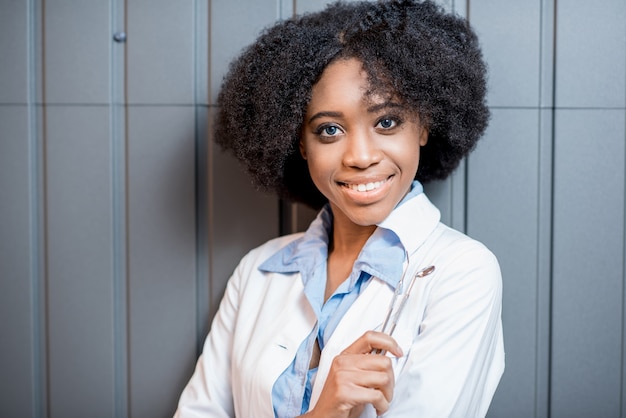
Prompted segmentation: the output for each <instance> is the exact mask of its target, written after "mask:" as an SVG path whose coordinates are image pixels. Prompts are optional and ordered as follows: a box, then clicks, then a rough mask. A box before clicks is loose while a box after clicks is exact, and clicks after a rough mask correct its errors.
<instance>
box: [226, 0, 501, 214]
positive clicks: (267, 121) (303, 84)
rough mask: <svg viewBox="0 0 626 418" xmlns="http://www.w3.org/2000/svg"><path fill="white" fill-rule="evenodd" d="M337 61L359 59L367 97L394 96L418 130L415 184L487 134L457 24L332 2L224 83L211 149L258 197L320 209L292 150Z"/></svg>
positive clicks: (430, 11)
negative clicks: (240, 171) (421, 141)
mask: <svg viewBox="0 0 626 418" xmlns="http://www.w3.org/2000/svg"><path fill="white" fill-rule="evenodd" d="M341 58H356V59H358V60H359V61H361V63H362V65H363V68H364V70H365V72H366V74H367V76H368V84H369V89H370V91H369V93H376V94H382V95H386V96H392V97H396V98H399V100H401V101H402V102H403V103H404V104H405V105H406V106H407V107H408V108H409V109H412V110H414V111H415V112H416V114H417V115H418V116H419V118H420V121H421V122H422V123H423V124H424V125H425V126H426V128H427V130H428V133H429V135H428V143H427V144H426V145H425V146H424V147H422V150H421V156H420V164H419V168H418V171H417V173H416V176H415V178H416V179H417V180H420V181H421V182H428V181H430V180H434V179H443V178H445V177H447V176H448V175H449V174H450V173H451V172H452V171H454V169H455V168H456V167H457V166H458V165H459V162H460V161H461V159H462V158H463V157H464V156H465V155H467V154H468V153H469V152H470V151H471V150H472V149H473V148H474V146H475V144H476V141H478V139H479V138H480V137H481V136H482V134H483V132H484V131H485V129H486V127H487V124H488V121H489V109H488V108H487V105H486V99H485V95H486V65H485V63H484V61H483V58H482V53H481V50H480V46H479V43H478V39H477V37H476V35H475V33H474V31H473V30H472V29H471V28H470V26H469V24H468V23H467V21H466V20H465V19H463V18H460V17H458V16H455V15H453V14H449V13H446V12H445V11H444V10H443V9H442V8H441V7H440V6H438V5H436V4H435V3H433V2H431V1H415V0H388V1H378V2H368V1H358V2H350V3H343V2H336V3H333V4H331V5H329V6H327V7H326V9H324V10H323V11H320V12H317V13H311V14H305V15H302V16H299V17H295V18H292V19H289V20H284V21H281V22H278V23H277V24H275V25H274V26H272V27H270V28H268V29H266V30H265V31H264V32H263V33H262V34H261V35H260V37H259V38H258V39H257V40H256V42H254V43H253V44H252V45H250V46H249V47H247V48H246V49H245V50H244V51H243V53H242V54H241V55H240V56H239V57H238V58H237V59H236V60H234V61H233V63H231V66H230V69H229V72H228V74H227V75H226V77H225V79H224V83H223V85H222V89H221V91H220V93H219V95H218V106H219V111H218V114H217V117H216V121H215V123H216V125H215V126H216V128H215V138H216V142H217V143H218V144H220V145H221V146H222V147H223V148H224V149H227V150H232V151H233V152H234V153H235V155H236V157H237V158H238V159H239V160H240V161H242V162H243V163H244V165H245V166H246V167H247V170H248V171H249V173H250V174H251V176H252V179H253V182H254V184H255V185H256V186H257V187H258V188H259V189H261V190H266V191H274V192H277V193H278V195H279V196H280V197H282V198H285V199H288V200H292V201H297V202H302V203H304V204H306V205H308V206H310V207H312V208H316V209H317V208H320V207H321V206H322V205H323V204H324V203H325V202H326V198H325V197H324V196H323V195H322V194H321V193H320V192H319V191H318V190H317V188H316V187H315V185H314V184H313V181H312V180H311V177H310V175H309V172H308V168H307V164H306V161H305V160H304V159H303V158H302V156H301V155H300V152H299V147H298V143H299V139H300V132H301V129H302V123H303V118H304V115H305V113H306V108H307V105H308V103H309V100H310V97H311V89H312V87H313V85H314V84H315V83H316V82H317V81H318V80H319V79H320V77H321V75H322V72H323V71H324V69H325V68H326V67H327V66H328V65H329V64H330V63H331V62H333V61H335V60H337V59H341ZM416 140H417V138H416Z"/></svg>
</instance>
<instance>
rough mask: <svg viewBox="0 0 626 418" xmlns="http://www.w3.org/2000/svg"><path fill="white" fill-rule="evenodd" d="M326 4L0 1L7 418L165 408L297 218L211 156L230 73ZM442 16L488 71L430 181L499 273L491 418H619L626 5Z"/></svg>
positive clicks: (0, 251)
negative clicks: (232, 277) (227, 290)
mask: <svg viewBox="0 0 626 418" xmlns="http://www.w3.org/2000/svg"><path fill="white" fill-rule="evenodd" d="M324 3H326V1H325V0H315V1H311V0H307V1H305V0H294V1H287V0H246V1H232V0H212V1H211V0H189V1H186V2H172V1H169V0H127V1H124V0H109V1H71V0H1V1H0V57H1V60H0V416H2V417H7V418H12V417H84V416H89V417H120V418H122V417H135V418H140V417H167V416H171V414H172V412H173V411H174V408H175V404H176V400H177V397H178V394H179V393H180V391H181V389H182V387H183V386H184V384H185V382H186V380H187V379H188V378H189V376H190V374H191V372H192V370H193V366H194V362H195V359H196V356H197V354H198V350H199V347H200V346H201V343H202V340H203V338H204V336H205V335H206V332H207V331H208V323H209V319H210V317H211V316H212V315H213V313H214V311H215V309H216V306H217V303H218V302H219V299H220V296H221V293H222V291H223V288H224V285H225V281H226V280H227V278H228V276H229V274H230V272H231V270H232V269H233V267H234V265H235V263H236V262H237V260H238V259H239V258H240V257H241V256H242V255H243V254H244V253H245V252H246V251H247V250H249V249H250V248H252V247H254V246H256V245H258V244H259V243H261V242H263V241H265V240H266V239H268V238H270V237H273V236H275V235H276V234H278V233H279V231H280V230H283V231H286V230H294V229H300V228H302V227H303V225H305V224H306V222H307V220H308V219H309V218H310V216H311V214H310V212H308V211H306V210H304V209H303V208H301V207H292V206H290V205H285V204H281V203H280V202H277V201H276V199H274V198H272V197H271V196H262V195H259V194H258V193H257V192H255V191H254V190H252V188H251V186H250V184H249V181H248V180H247V178H246V176H245V175H244V174H242V172H241V169H240V168H239V167H238V166H237V164H236V163H235V162H234V161H233V160H232V158H230V157H229V156H225V155H223V154H221V152H220V151H219V150H218V149H216V148H214V146H213V143H212V141H211V139H210V134H209V132H210V126H211V117H212V113H213V111H214V105H213V103H214V102H215V95H216V93H217V90H218V88H219V84H220V80H221V77H222V75H223V73H224V71H225V69H226V68H227V64H228V62H229V60H230V59H231V58H232V57H233V56H234V55H235V54H236V53H237V51H239V50H240V48H241V47H242V46H244V45H245V44H247V43H248V42H250V41H251V40H252V39H253V38H254V36H255V35H256V34H257V33H258V31H259V30H260V29H261V28H263V27H264V26H266V25H268V24H270V23H271V22H273V21H274V20H275V19H277V18H280V17H288V16H290V15H291V14H293V13H294V12H303V11H308V10H316V9H319V8H320V7H322V5H323V4H324ZM442 4H444V5H445V6H446V7H447V8H449V9H454V10H456V11H457V12H458V13H460V14H462V15H464V16H466V17H468V18H469V19H470V21H471V22H472V23H473V24H474V25H475V27H476V29H477V31H478V32H479V35H480V36H481V39H482V42H483V45H484V51H485V55H486V59H487V61H488V63H489V67H490V85H491V90H490V91H491V92H490V96H489V104H490V106H491V109H492V113H493V118H492V122H491V125H490V128H489V130H488V132H487V135H486V137H485V138H484V140H483V141H482V143H481V144H480V145H479V147H478V148H477V150H476V151H475V153H473V154H472V155H471V156H470V158H469V159H468V160H467V162H466V163H464V164H463V165H462V167H461V168H460V169H459V171H458V172H457V173H456V174H455V175H454V176H453V177H452V178H450V179H449V180H447V181H445V182H441V183H438V184H433V185H429V186H428V188H427V191H428V193H429V195H430V196H431V197H432V199H433V200H434V201H435V202H436V203H437V204H438V205H439V206H440V208H441V209H442V212H443V216H444V221H445V222H446V223H448V224H450V225H452V226H454V227H456V228H458V229H461V230H464V231H466V232H468V233H469V234H470V235H472V236H473V237H475V238H478V239H480V240H482V241H484V242H485V243H486V244H487V245H488V246H489V247H490V248H491V249H492V250H493V251H494V252H495V253H496V255H497V256H498V258H499V260H500V262H501V265H502V271H503V274H504V308H503V319H504V326H505V338H506V343H505V345H506V350H507V370H506V372H505V375H504V378H503V380H502V383H501V385H500V387H499V389H498V392H497V394H496V398H495V399H494V402H493V405H492V408H491V411H490V414H489V415H490V416H492V417H549V416H551V417H591V416H593V417H626V410H625V408H626V378H625V376H626V373H625V372H626V350H625V347H624V344H625V336H624V323H625V319H626V318H625V312H626V309H625V308H626V305H625V300H626V299H625V298H626V290H625V288H624V278H625V273H624V269H625V267H624V266H625V261H626V249H625V210H624V209H625V208H624V204H625V188H626V184H625V177H626V175H625V172H626V145H625V144H626V133H625V130H626V118H625V113H626V111H625V108H626V3H625V2H624V1H623V0H603V1H599V2H589V1H582V0H579V1H577V0H569V1H560V2H558V3H557V2H556V0H543V1H542V0H535V1H520V0H498V1H495V0H492V1H490V0H454V1H452V0H447V1H442ZM117 31H126V33H127V35H128V39H127V42H126V43H116V42H114V41H113V39H112V38H113V34H114V33H115V32H117ZM279 214H280V215H279Z"/></svg>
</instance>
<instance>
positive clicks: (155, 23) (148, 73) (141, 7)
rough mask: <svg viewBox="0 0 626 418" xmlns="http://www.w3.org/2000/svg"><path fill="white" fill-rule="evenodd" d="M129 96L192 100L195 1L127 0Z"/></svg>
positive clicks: (176, 101) (161, 100)
mask: <svg viewBox="0 0 626 418" xmlns="http://www.w3.org/2000/svg"><path fill="white" fill-rule="evenodd" d="M127 7H128V16H127V20H128V28H126V30H127V34H128V40H127V42H126V45H127V48H128V63H127V65H128V100H129V102H130V103H149V104H157V103H167V104H185V103H186V104H190V103H193V102H194V96H195V93H194V70H195V68H194V65H193V63H194V52H195V51H194V43H193V41H194V27H195V24H196V20H195V16H194V12H195V9H194V2H192V1H186V2H173V1H169V0H128V6H127Z"/></svg>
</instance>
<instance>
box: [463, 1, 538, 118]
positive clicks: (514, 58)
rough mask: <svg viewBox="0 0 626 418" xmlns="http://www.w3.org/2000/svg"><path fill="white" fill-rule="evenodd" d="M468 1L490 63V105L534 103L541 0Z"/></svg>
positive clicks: (470, 15) (534, 104) (536, 85)
mask: <svg viewBox="0 0 626 418" xmlns="http://www.w3.org/2000/svg"><path fill="white" fill-rule="evenodd" d="M469 5H470V13H469V17H470V21H471V23H472V25H473V26H474V28H475V29H476V31H477V33H478V36H479V39H480V42H481V44H482V46H483V53H484V55H485V57H486V59H487V62H488V66H489V105H490V106H536V105H537V103H538V101H539V59H540V54H539V48H540V42H539V36H540V24H541V19H540V12H541V10H540V6H541V2H540V1H517V0H506V1H502V0H485V1H470V2H469Z"/></svg>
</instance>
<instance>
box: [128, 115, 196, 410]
mask: <svg viewBox="0 0 626 418" xmlns="http://www.w3.org/2000/svg"><path fill="white" fill-rule="evenodd" d="M128 124H129V139H128V141H129V148H128V161H129V171H128V208H129V209H128V213H129V214H128V220H127V222H128V234H129V235H128V243H129V246H128V254H129V259H128V269H129V270H128V271H129V277H128V298H129V304H128V306H129V312H128V313H129V317H130V319H129V320H130V324H129V345H130V354H129V373H130V414H131V416H137V417H166V416H171V415H172V414H173V412H174V409H175V407H176V402H177V400H178V396H179V394H180V392H181V391H182V388H183V386H184V384H185V383H186V380H187V379H188V377H189V375H190V373H191V369H192V368H193V364H194V359H195V355H196V308H195V304H196V293H195V292H196V259H195V256H196V246H195V227H196V222H195V218H196V212H195V198H194V193H195V186H194V183H195V179H194V169H195V155H194V152H195V111H194V109H193V107H188V106H183V107H173V106H158V107H152V106H141V107H131V108H129V113H128ZM156 382H158V383H156Z"/></svg>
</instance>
